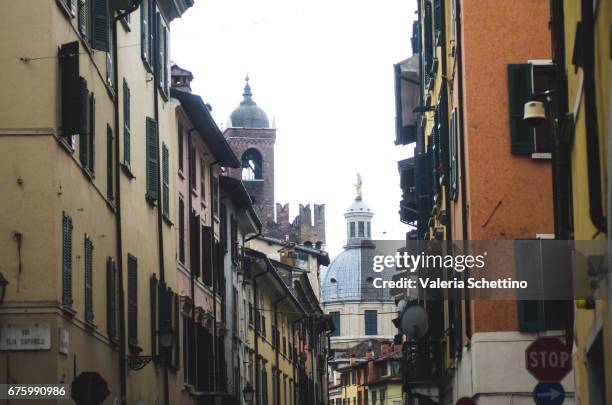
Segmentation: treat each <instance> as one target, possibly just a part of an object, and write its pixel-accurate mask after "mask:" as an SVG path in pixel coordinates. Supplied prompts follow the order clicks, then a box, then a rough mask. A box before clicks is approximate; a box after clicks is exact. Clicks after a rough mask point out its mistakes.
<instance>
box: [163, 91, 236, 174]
mask: <svg viewBox="0 0 612 405" xmlns="http://www.w3.org/2000/svg"><path fill="white" fill-rule="evenodd" d="M170 95H171V97H174V98H175V99H177V100H178V101H180V102H181V106H182V107H183V110H184V111H185V113H186V114H187V116H188V117H189V119H190V120H191V122H192V123H193V125H194V128H195V129H196V130H197V131H198V133H199V134H200V136H201V137H202V140H203V141H204V142H205V143H206V145H208V147H210V149H211V151H212V153H213V155H214V157H215V159H216V161H217V163H219V164H220V165H221V166H224V167H234V168H237V167H240V166H241V165H240V161H239V160H238V158H237V157H236V155H235V154H234V151H233V150H232V148H231V147H230V146H229V144H228V143H227V141H226V140H225V137H224V136H223V134H222V133H221V130H220V129H219V127H218V126H217V124H216V123H215V120H214V119H213V117H212V115H210V111H209V110H208V107H207V106H206V104H204V101H203V100H202V97H200V96H198V95H197V94H192V93H188V92H186V91H181V90H178V89H176V88H174V87H173V88H171V89H170Z"/></svg>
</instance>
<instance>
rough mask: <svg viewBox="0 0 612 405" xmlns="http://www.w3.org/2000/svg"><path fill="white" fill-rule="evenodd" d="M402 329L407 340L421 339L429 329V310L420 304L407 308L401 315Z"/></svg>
mask: <svg viewBox="0 0 612 405" xmlns="http://www.w3.org/2000/svg"><path fill="white" fill-rule="evenodd" d="M400 330H401V331H402V333H403V334H404V335H406V339H407V340H411V339H420V338H422V337H423V336H425V334H426V333H427V331H428V330H429V322H428V320H427V311H425V308H423V307H422V306H420V305H418V304H414V305H411V306H409V307H408V308H406V310H405V311H404V313H403V314H402V315H401V320H400Z"/></svg>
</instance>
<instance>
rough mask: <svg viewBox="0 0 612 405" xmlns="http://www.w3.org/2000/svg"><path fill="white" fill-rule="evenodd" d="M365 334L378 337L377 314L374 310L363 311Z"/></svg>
mask: <svg viewBox="0 0 612 405" xmlns="http://www.w3.org/2000/svg"><path fill="white" fill-rule="evenodd" d="M364 315H365V316H364V318H365V334H366V335H378V312H377V311H375V310H368V311H365V314H364Z"/></svg>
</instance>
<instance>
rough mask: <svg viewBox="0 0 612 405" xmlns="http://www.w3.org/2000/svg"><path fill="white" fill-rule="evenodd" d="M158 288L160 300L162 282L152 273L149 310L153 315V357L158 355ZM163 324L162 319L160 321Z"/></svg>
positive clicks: (151, 324) (151, 323)
mask: <svg viewBox="0 0 612 405" xmlns="http://www.w3.org/2000/svg"><path fill="white" fill-rule="evenodd" d="M158 284H159V286H158ZM158 290H159V293H160V301H161V283H158V282H157V277H156V276H155V274H151V278H150V279H149V304H150V306H149V311H150V316H151V320H150V321H151V322H150V326H151V355H152V356H153V358H155V357H157V331H158V322H157V321H158V319H157V311H158V303H157V298H158ZM159 323H160V324H161V319H160V322H159Z"/></svg>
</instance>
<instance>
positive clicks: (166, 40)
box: [164, 27, 170, 95]
mask: <svg viewBox="0 0 612 405" xmlns="http://www.w3.org/2000/svg"><path fill="white" fill-rule="evenodd" d="M164 88H165V90H166V94H168V95H170V30H168V27H164Z"/></svg>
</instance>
